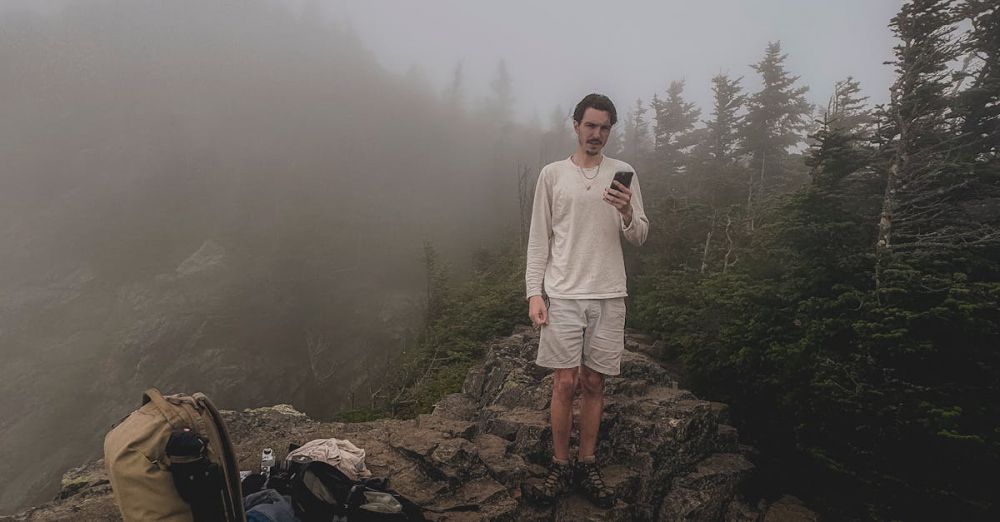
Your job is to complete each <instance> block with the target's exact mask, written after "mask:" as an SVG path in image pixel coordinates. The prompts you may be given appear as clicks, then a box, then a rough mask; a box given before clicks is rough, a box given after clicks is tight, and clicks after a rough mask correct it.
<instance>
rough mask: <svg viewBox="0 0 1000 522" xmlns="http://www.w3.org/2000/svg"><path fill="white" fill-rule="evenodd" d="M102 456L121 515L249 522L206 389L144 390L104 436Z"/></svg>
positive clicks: (191, 521) (227, 442)
mask: <svg viewBox="0 0 1000 522" xmlns="http://www.w3.org/2000/svg"><path fill="white" fill-rule="evenodd" d="M104 462H105V466H107V468H108V476H109V477H110V479H111V488H112V490H113V492H114V498H115V502H116V503H117V504H118V508H119V509H120V510H121V513H122V518H124V519H125V521H126V522H130V521H143V522H146V521H169V522H202V521H213V522H214V521H219V522H246V514H245V513H244V511H243V501H242V498H243V497H242V494H241V492H240V480H239V470H238V468H237V466H236V455H235V453H234V452H233V447H232V443H231V442H230V440H229V433H228V432H227V431H226V426H225V424H224V423H223V421H222V417H221V416H220V415H219V411H218V410H217V409H216V408H215V406H213V405H212V403H211V401H209V400H208V397H206V396H205V395H204V394H201V393H195V394H194V395H184V394H177V395H168V396H163V395H162V394H161V393H160V391H159V390H157V389H156V388H152V389H149V390H147V391H146V393H144V394H143V398H142V407H140V408H139V409H138V410H135V411H134V412H132V414H131V415H129V416H128V417H127V418H126V419H125V420H123V421H122V422H121V423H119V424H118V425H117V426H115V427H114V428H113V429H112V430H111V431H110V432H109V433H108V435H107V436H106V437H105V438H104Z"/></svg>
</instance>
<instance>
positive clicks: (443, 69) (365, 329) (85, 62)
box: [0, 0, 899, 512]
mask: <svg viewBox="0 0 1000 522" xmlns="http://www.w3.org/2000/svg"><path fill="white" fill-rule="evenodd" d="M754 4H760V3H754ZM801 5H802V3H800V2H771V3H768V4H766V5H753V6H751V4H748V3H746V2H728V3H720V4H719V5H718V6H711V7H709V6H703V5H702V4H698V6H697V7H696V6H694V5H693V4H691V3H684V4H681V3H678V4H675V5H666V6H660V5H659V4H658V3H650V5H643V6H639V5H636V6H626V7H624V8H623V10H621V11H616V12H605V11H608V10H610V9H612V8H611V7H610V4H597V3H583V4H581V3H575V2H566V3H546V4H545V5H544V6H538V5H535V4H531V3H515V4H513V5H511V4H507V3H505V4H496V5H479V4H470V3H464V2H432V3H424V2H421V3H415V2H414V3H391V4H390V3H387V2H371V3H365V4H360V3H339V2H338V3H330V4H327V3H322V2H315V3H313V2H286V3H279V2H254V3H243V2H239V3H237V2H232V3H229V2H195V1H189V0H182V1H171V2H136V1H113V0H100V1H97V0H95V1H89V2H47V3H34V2H31V3H28V2H23V3H18V2H9V3H7V4H5V5H3V6H2V8H0V93H2V96H0V158H2V167H0V168H2V170H0V356H2V357H3V358H4V364H3V367H2V369H0V395H2V397H3V398H2V399H0V462H5V463H6V464H7V469H10V470H18V480H16V481H7V482H6V483H5V484H4V485H3V486H0V512H6V511H11V510H14V509H16V508H18V507H21V506H24V505H28V504H31V503H35V502H38V501H41V500H47V499H48V498H50V497H51V495H52V494H53V493H54V491H55V490H56V489H57V488H58V482H59V481H58V477H59V475H60V474H61V473H62V472H63V471H64V470H65V469H66V468H67V467H70V466H74V465H78V464H80V463H82V462H84V461H86V460H88V459H90V458H93V457H94V456H96V455H95V451H96V449H97V448H100V441H101V439H102V438H103V435H104V433H105V432H106V431H107V430H108V429H109V428H110V426H111V425H112V424H113V423H114V422H115V421H117V420H118V419H119V418H121V417H122V416H124V415H125V414H127V413H128V412H129V411H130V410H131V409H132V408H133V407H134V406H136V405H137V404H138V400H139V397H140V394H141V392H142V390H143V389H145V388H148V387H150V386H158V387H161V389H164V390H171V391H180V390H184V391H189V392H190V391H203V392H205V393H207V394H209V395H210V396H212V397H213V398H214V399H215V400H216V402H217V403H219V404H221V405H222V406H223V407H225V408H228V409H239V408H244V407H251V406H259V405H263V404H275V403H292V404H294V405H295V406H296V407H297V408H299V409H302V410H303V411H306V412H307V413H309V414H310V415H313V416H316V417H317V418H329V417H330V416H332V415H334V414H335V413H336V412H337V411H339V410H341V409H344V408H346V407H348V406H350V405H351V404H350V402H351V401H352V399H350V398H349V397H351V396H352V395H353V394H354V393H355V392H356V391H358V390H364V389H365V387H366V385H367V384H368V383H370V382H372V381H373V380H377V379H378V372H379V368H381V366H379V365H381V364H384V363H383V361H386V360H388V359H389V358H390V357H392V356H394V355H395V354H396V353H398V352H399V351H401V350H402V349H404V348H405V345H406V343H407V342H412V339H413V338H414V336H415V335H416V334H417V332H418V330H419V328H420V318H421V313H422V312H421V310H422V307H423V306H424V302H423V299H424V277H425V274H424V268H423V265H422V258H421V256H422V248H423V246H424V244H425V243H429V244H432V245H434V246H435V247H436V248H437V249H439V250H440V251H441V252H442V254H443V257H444V258H446V259H447V260H448V261H449V262H450V263H452V265H453V266H454V268H455V269H456V271H457V272H458V273H461V270H462V269H463V267H464V266H465V265H467V264H468V263H469V260H470V258H471V256H472V253H473V252H474V251H475V250H477V249H481V248H491V247H494V246H495V245H497V244H501V243H503V242H504V241H507V240H509V239H510V238H511V237H512V235H514V234H516V231H517V229H518V227H519V219H520V217H519V212H520V211H519V207H518V190H519V189H518V174H519V173H520V172H522V171H523V170H524V169H528V171H530V172H531V173H532V174H533V175H534V174H537V171H538V169H539V168H540V167H541V166H542V165H544V164H545V163H547V162H549V161H551V160H554V159H558V158H563V157H566V156H567V155H569V154H570V153H571V152H572V147H573V146H574V141H573V136H572V134H571V133H570V130H569V129H570V123H569V121H570V118H569V113H570V110H571V108H572V105H573V104H574V103H575V102H576V101H577V100H578V99H579V98H580V97H582V96H583V95H585V94H587V93H589V92H603V93H605V94H608V95H610V96H611V97H612V99H614V100H615V101H616V102H617V103H618V106H619V110H620V112H621V113H622V114H624V112H625V110H626V107H628V106H629V105H630V104H633V103H634V101H635V100H636V98H642V99H644V100H646V101H648V100H649V99H650V98H651V97H652V95H653V94H654V93H662V91H663V90H664V89H665V88H666V86H667V84H668V82H669V81H671V80H681V79H683V80H685V81H686V84H687V86H688V92H689V93H690V100H692V101H694V102H695V103H697V104H699V105H700V106H702V107H705V108H707V107H708V106H709V105H710V103H711V91H710V89H709V80H710V78H711V77H712V76H713V75H715V74H718V73H719V72H720V71H728V72H730V73H731V74H732V75H733V76H740V75H743V74H747V75H749V74H750V71H749V64H750V63H753V62H754V61H756V60H757V59H759V56H760V54H761V53H762V52H763V50H764V48H765V46H766V45H767V42H768V41H773V40H779V39H781V40H783V42H784V43H785V48H786V49H787V50H788V51H789V52H790V53H791V56H792V58H791V59H790V65H789V66H790V68H791V69H792V70H794V71H796V72H797V73H798V74H801V75H802V81H803V82H804V83H805V84H809V85H813V86H814V89H813V91H811V92H810V98H811V99H813V100H814V101H815V102H817V103H818V102H821V101H823V100H825V99H826V97H827V96H829V93H830V92H831V91H832V89H833V83H834V81H835V80H837V79H841V78H843V77H844V76H847V75H848V74H854V75H855V76H856V77H858V78H860V79H861V81H862V85H864V86H865V87H866V88H868V87H871V91H872V92H873V93H881V92H883V91H885V86H886V85H888V83H889V81H890V75H891V71H889V70H888V68H887V67H885V66H884V65H882V64H881V62H882V61H884V60H885V58H886V56H887V55H888V53H889V49H890V47H891V45H890V44H889V43H888V42H889V40H890V39H889V32H888V31H887V30H886V29H885V21H886V20H887V19H888V17H889V16H890V15H891V13H892V12H893V11H895V10H896V9H897V8H898V5H899V2H886V3H879V4H878V5H872V4H871V3H868V2H865V3H862V2H854V3H853V4H852V5H853V10H854V11H856V12H857V13H858V15H857V16H851V17H845V16H843V15H841V14H838V15H837V16H831V13H846V12H848V11H850V9H848V8H844V7H841V6H834V5H830V6H826V5H824V4H821V3H819V2H817V3H815V5H813V6H812V7H811V8H808V9H807V8H805V7H800V6H801ZM615 9H617V7H616V8H615ZM778 15H782V16H787V17H788V18H787V19H782V18H779V17H778ZM691 20H697V21H698V23H690V21H691ZM859 21H860V23H861V25H860V26H859V27H860V28H859V29H858V38H855V39H851V38H848V39H844V40H839V41H830V42H827V41H823V38H819V39H818V40H819V43H817V42H816V41H814V42H813V44H811V45H813V47H810V46H808V45H806V44H805V43H803V42H805V41H806V40H807V39H813V38H814V37H815V36H816V35H817V33H819V34H820V35H824V34H826V33H825V32H824V31H829V32H830V33H831V34H834V33H835V34H840V35H843V34H849V33H845V32H844V31H843V29H842V28H841V25H842V24H848V23H855V22H859ZM824 38H825V37H824ZM870 48H872V49H877V52H873V53H870V54H868V55H860V56H859V54H858V53H864V52H865V50H866V49H870ZM855 69H857V70H855ZM501 71H507V72H508V73H509V76H507V77H505V76H504V75H503V73H502V72H501ZM753 85H754V84H753V80H748V82H747V84H746V86H747V88H748V89H752V88H753ZM878 96H879V95H878V94H873V99H874V101H879V98H878ZM640 175H641V173H640ZM42 449H44V451H40V450H42Z"/></svg>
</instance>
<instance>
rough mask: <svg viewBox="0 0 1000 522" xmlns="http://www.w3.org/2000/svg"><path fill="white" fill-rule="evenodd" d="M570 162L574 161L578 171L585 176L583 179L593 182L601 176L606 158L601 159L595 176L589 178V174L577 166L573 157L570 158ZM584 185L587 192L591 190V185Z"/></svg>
mask: <svg viewBox="0 0 1000 522" xmlns="http://www.w3.org/2000/svg"><path fill="white" fill-rule="evenodd" d="M570 161H572V162H573V164H574V165H576V170H578V171H580V175H581V176H583V179H585V180H587V181H592V180H594V179H596V178H597V176H600V175H601V163H604V158H601V163H598V164H597V171H596V172H594V175H593V176H588V175H587V173H586V172H584V171H583V167H581V166H579V165H577V164H576V162H575V161H573V158H572V157H570ZM583 185H584V186H585V187H587V190H590V186H591V184H590V183H587V182H584V183H583Z"/></svg>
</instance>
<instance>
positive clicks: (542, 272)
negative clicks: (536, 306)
mask: <svg viewBox="0 0 1000 522" xmlns="http://www.w3.org/2000/svg"><path fill="white" fill-rule="evenodd" d="M619 171H630V172H635V169H633V168H632V166H631V165H629V164H628V163H625V162H624V161H619V160H616V159H612V158H609V157H606V156H605V157H604V159H603V160H602V161H601V165H600V168H599V169H598V171H597V172H596V174H594V175H595V176H596V177H595V178H594V179H592V180H589V179H586V178H585V177H584V173H583V172H581V171H580V169H579V168H578V167H577V166H576V164H574V163H573V161H572V160H571V159H569V158H567V159H565V160H562V161H556V162H554V163H550V164H548V165H546V166H545V167H544V168H542V171H541V173H539V175H538V183H537V185H536V186H535V198H534V203H533V204H532V207H531V230H530V232H529V233H528V264H527V269H526V270H525V276H524V279H525V285H526V287H527V296H528V297H531V296H535V295H541V294H542V288H543V284H544V289H545V293H546V294H547V295H548V296H549V297H555V298H560V299H607V298H611V297H624V296H626V295H628V293H627V292H626V289H625V260H624V258H623V257H622V245H621V236H622V235H624V236H625V239H626V240H627V241H628V242H629V243H632V244H633V245H636V246H640V245H642V244H643V242H645V241H646V235H647V234H648V233H649V219H648V218H646V213H645V212H644V211H643V209H642V193H641V192H640V191H639V178H638V175H633V176H632V183H631V185H630V186H629V188H630V189H631V191H632V200H631V205H632V221H631V222H630V223H629V224H628V226H625V222H624V218H623V217H622V215H621V213H620V212H618V209H616V208H615V207H614V206H612V205H611V204H609V203H608V202H606V201H604V189H605V188H608V187H610V186H611V180H612V179H614V176H615V172H619ZM588 175H590V174H588ZM588 186H589V187H590V188H589V189H588V188H587V187H588Z"/></svg>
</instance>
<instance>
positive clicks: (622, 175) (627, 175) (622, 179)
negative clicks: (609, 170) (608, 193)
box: [610, 171, 634, 190]
mask: <svg viewBox="0 0 1000 522" xmlns="http://www.w3.org/2000/svg"><path fill="white" fill-rule="evenodd" d="M632 174H634V173H633V172H629V171H622V172H615V179H614V181H612V182H611V187H610V188H613V189H615V190H618V187H616V186H615V181H617V182H619V183H621V184H622V185H625V186H626V187H628V186H629V185H631V184H632Z"/></svg>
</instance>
